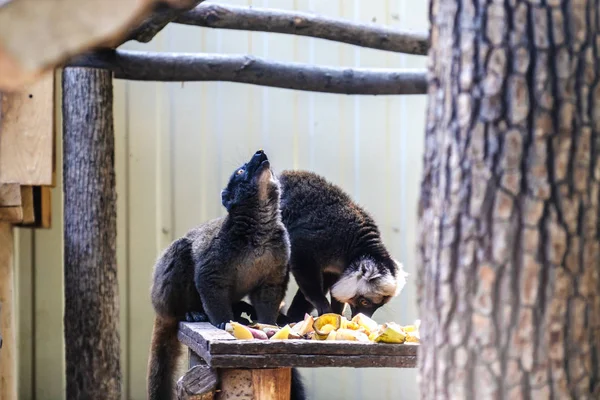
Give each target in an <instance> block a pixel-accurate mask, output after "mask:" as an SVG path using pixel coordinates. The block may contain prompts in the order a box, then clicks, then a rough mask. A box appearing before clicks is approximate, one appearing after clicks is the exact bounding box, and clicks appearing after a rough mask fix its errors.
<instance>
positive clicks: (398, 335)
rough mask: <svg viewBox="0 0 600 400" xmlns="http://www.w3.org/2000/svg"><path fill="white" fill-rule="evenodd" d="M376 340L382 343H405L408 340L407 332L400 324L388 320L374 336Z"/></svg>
mask: <svg viewBox="0 0 600 400" xmlns="http://www.w3.org/2000/svg"><path fill="white" fill-rule="evenodd" d="M373 341H374V342H377V343H379V342H382V343H404V342H405V341H406V333H404V331H403V330H402V328H400V326H399V325H397V324H395V323H393V322H388V323H387V324H383V325H382V326H381V329H380V330H379V332H377V334H376V335H375V336H374V338H373Z"/></svg>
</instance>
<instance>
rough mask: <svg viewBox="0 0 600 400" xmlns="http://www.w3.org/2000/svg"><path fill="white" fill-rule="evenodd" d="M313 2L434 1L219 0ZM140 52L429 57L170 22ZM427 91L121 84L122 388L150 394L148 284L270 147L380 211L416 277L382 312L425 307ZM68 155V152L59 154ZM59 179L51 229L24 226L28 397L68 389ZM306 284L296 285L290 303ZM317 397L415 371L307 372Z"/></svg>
mask: <svg viewBox="0 0 600 400" xmlns="http://www.w3.org/2000/svg"><path fill="white" fill-rule="evenodd" d="M219 2H221V3H235V4H241V5H248V4H253V5H255V6H270V7H277V8H284V9H298V10H309V11H314V12H316V13H320V14H325V15H330V16H341V17H344V18H349V19H353V20H358V21H363V22H369V21H376V22H377V23H381V24H387V25H392V26H397V27H399V28H403V29H415V30H425V29H427V27H428V22H427V7H428V2H427V1H426V0H422V1H417V2H414V1H409V0H397V1H389V0H370V1H368V2H367V1H360V0H329V1H317V0H312V1H308V0H304V1H300V0H298V1H291V0H282V1H270V2H269V1H267V0H262V1H260V0H256V1H246V2H243V1H219ZM125 47H126V48H130V49H144V50H154V51H176V52H218V53H251V54H255V55H257V56H262V57H267V58H271V59H276V60H281V61H299V62H306V63H316V64H323V65H334V66H335V65H345V66H348V65H350V66H352V65H355V66H362V67H399V68H424V67H425V64H426V60H425V58H424V57H414V56H405V55H399V54H390V53H386V52H380V51H375V50H369V49H360V48H354V47H352V46H349V45H341V44H335V43H330V42H326V41H321V40H316V39H309V38H297V37H293V36H285V35H277V34H264V33H245V32H236V31H218V30H210V29H203V28H193V27H186V26H171V27H169V28H168V29H167V30H166V31H165V32H163V33H161V34H160V35H159V36H158V37H157V38H155V40H154V41H153V42H152V43H150V44H147V45H141V44H128V45H127V46H125ZM425 102H426V99H425V96H382V97H373V96H341V95H329V94H314V93H306V92H295V91H289V90H282V89H271V88H261V87H257V86H250V85H241V84H234V83H185V84H183V83H166V84H165V83H141V82H122V81H115V129H116V135H117V137H116V146H117V154H116V167H117V190H118V264H119V279H120V284H121V286H120V293H121V322H122V326H121V329H122V335H121V340H122V347H123V355H124V357H123V371H124V376H125V380H124V387H125V392H126V393H125V398H130V399H144V398H145V373H146V364H147V356H148V347H149V340H150V332H151V325H152V309H151V306H150V302H149V294H148V289H149V286H150V277H151V271H152V268H153V264H154V261H155V259H156V257H157V255H158V253H159V252H160V251H161V250H162V249H163V248H164V247H165V246H167V245H168V244H169V243H170V241H171V240H173V239H174V238H176V237H177V236H179V235H182V234H184V233H185V232H186V231H187V230H188V229H189V228H191V227H192V226H194V225H196V224H199V223H201V222H203V221H206V220H208V219H210V218H212V217H215V216H218V215H221V214H222V213H223V209H222V207H221V205H220V196H219V192H220V190H221V188H222V187H223V186H224V185H225V183H226V181H227V177H228V176H229V174H230V173H231V172H232V171H233V169H234V168H235V167H236V166H237V165H238V164H240V163H242V162H244V161H245V160H246V159H247V158H248V156H249V155H250V154H251V152H253V151H255V150H256V149H257V148H264V149H265V151H266V152H267V154H268V155H269V157H270V158H271V159H272V161H273V166H274V167H275V168H276V169H279V170H281V169H288V168H298V169H308V170H313V171H316V172H318V173H320V174H322V175H324V176H326V177H327V178H329V179H330V180H331V181H333V182H335V183H337V184H339V185H341V186H342V187H343V188H345V189H346V190H347V191H348V192H349V193H350V194H351V195H352V197H353V198H354V199H356V200H357V201H358V202H359V203H360V204H362V205H363V206H364V207H365V208H367V209H368V210H369V211H370V212H371V213H372V214H373V216H374V217H375V219H376V220H377V222H378V223H379V226H380V228H381V231H382V233H383V237H384V240H385V242H386V244H387V246H388V247H389V249H390V251H391V252H392V254H393V255H394V256H395V257H396V258H398V259H399V260H401V261H402V262H403V263H404V264H405V268H406V269H407V271H408V272H409V273H410V274H411V276H410V277H409V282H408V284H407V286H406V289H405V290H404V291H403V292H402V294H401V295H400V296H399V297H398V298H397V299H394V300H393V301H392V302H391V303H390V305H389V306H387V308H385V309H382V310H380V311H378V312H377V313H376V315H375V319H377V320H379V321H380V322H383V321H389V320H393V321H396V322H399V323H411V322H412V321H413V320H414V319H416V318H417V314H416V305H415V301H414V297H415V285H414V281H413V278H414V275H415V269H414V261H415V232H416V204H417V198H418V185H419V180H420V175H421V157H422V147H423V133H424V120H425ZM58 162H59V163H60V162H61V161H60V159H59V160H58ZM60 196H61V187H60V182H59V186H58V187H57V188H56V190H55V191H54V198H53V200H54V211H55V213H54V214H53V221H54V227H53V229H52V230H51V231H45V232H43V231H37V232H33V233H32V232H30V231H20V232H19V235H18V241H19V244H18V246H19V251H20V256H19V260H20V266H19V268H20V271H21V272H20V273H19V276H18V279H19V282H18V284H19V289H20V299H21V300H20V301H21V306H20V307H21V309H20V310H21V311H20V312H21V314H20V327H21V331H20V336H19V338H20V341H19V345H20V347H21V348H20V355H21V360H20V373H21V375H20V376H21V378H20V390H21V396H20V398H23V399H27V398H32V397H33V394H35V395H36V398H37V399H38V400H41V399H60V398H63V397H64V362H63V351H64V347H63V346H64V345H63V339H62V261H61V250H62V242H61V229H62V224H61V219H62V216H61V214H60V209H61V205H60V201H61V200H60ZM295 290H296V286H295V284H294V285H293V286H292V287H290V290H289V292H288V299H287V301H288V304H289V301H290V300H291V296H292V295H293V293H294V292H295ZM303 373H304V376H305V377H306V383H307V387H308V388H309V394H310V395H311V396H310V398H311V399H342V398H344V399H346V398H348V399H415V398H417V385H416V382H415V379H416V371H415V370H399V369H390V370H388V369H383V370H382V369H370V370H369V369H362V370H358V369H313V370H304V371H303Z"/></svg>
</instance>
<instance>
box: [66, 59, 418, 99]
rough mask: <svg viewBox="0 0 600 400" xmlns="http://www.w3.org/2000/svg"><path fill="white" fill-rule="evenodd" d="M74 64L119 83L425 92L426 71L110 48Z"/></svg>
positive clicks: (392, 92) (330, 91) (379, 92)
mask: <svg viewBox="0 0 600 400" xmlns="http://www.w3.org/2000/svg"><path fill="white" fill-rule="evenodd" d="M69 66H80V67H89V68H104V69H109V70H112V71H113V72H114V74H115V78H117V79H130V80H139V81H164V82H180V81H188V82H194V81H227V82H239V83H248V84H252V85H260V86H271V87H279V88H286V89H295V90H305V91H311V92H326V93H341V94H372V95H386V94H387V95H389V94H425V93H426V90H427V78H426V72H425V70H410V71H402V70H393V69H365V68H334V67H322V66H312V65H307V64H300V63H282V62H278V61H269V60H265V59H262V58H258V57H252V56H246V55H228V56H225V55H220V54H190V53H152V52H143V51H126V50H116V51H115V50H109V51H102V52H97V53H92V54H87V55H84V56H80V57H78V58H76V59H73V60H72V61H71V62H70V63H69Z"/></svg>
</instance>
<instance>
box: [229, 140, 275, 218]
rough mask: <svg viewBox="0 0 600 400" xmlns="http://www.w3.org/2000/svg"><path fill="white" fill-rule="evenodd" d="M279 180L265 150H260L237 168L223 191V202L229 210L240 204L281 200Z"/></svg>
mask: <svg viewBox="0 0 600 400" xmlns="http://www.w3.org/2000/svg"><path fill="white" fill-rule="evenodd" d="M279 192H280V189H279V181H278V179H277V177H276V176H275V174H273V172H272V171H271V164H270V162H269V159H268V158H267V155H266V154H265V152H264V151H262V150H258V151H257V152H256V153H254V155H253V156H252V158H251V159H250V161H248V162H247V163H245V164H244V165H242V166H241V167H239V168H237V169H236V170H235V172H234V173H233V174H232V175H231V177H230V178H229V183H228V184H227V187H226V188H225V189H223V190H222V191H221V203H222V204H223V207H225V208H226V209H227V211H228V212H230V211H232V209H234V208H236V206H239V205H247V206H252V205H256V204H263V205H264V204H270V203H272V202H277V201H278V200H279Z"/></svg>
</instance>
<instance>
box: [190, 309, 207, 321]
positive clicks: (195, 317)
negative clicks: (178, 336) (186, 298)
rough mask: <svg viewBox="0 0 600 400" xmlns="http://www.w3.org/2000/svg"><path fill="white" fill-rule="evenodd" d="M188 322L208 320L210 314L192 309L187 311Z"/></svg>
mask: <svg viewBox="0 0 600 400" xmlns="http://www.w3.org/2000/svg"><path fill="white" fill-rule="evenodd" d="M185 320H186V321H187V322H208V316H207V315H206V314H204V313H202V312H198V311H190V312H187V313H185Z"/></svg>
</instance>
